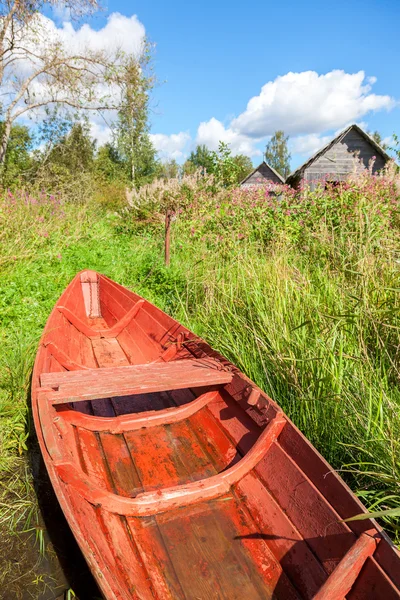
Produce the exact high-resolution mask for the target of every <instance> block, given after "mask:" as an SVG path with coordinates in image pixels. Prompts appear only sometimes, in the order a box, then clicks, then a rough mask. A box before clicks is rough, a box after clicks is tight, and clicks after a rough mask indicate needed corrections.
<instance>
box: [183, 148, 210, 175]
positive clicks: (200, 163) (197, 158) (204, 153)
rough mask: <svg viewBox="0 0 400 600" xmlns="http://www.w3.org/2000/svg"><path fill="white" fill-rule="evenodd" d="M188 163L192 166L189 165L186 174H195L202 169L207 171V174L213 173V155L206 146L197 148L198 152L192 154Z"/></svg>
mask: <svg viewBox="0 0 400 600" xmlns="http://www.w3.org/2000/svg"><path fill="white" fill-rule="evenodd" d="M186 162H189V163H190V165H187V170H185V173H186V172H188V174H189V172H192V173H193V172H194V171H196V170H197V169H200V168H203V169H205V170H206V171H207V173H212V172H213V168H214V158H213V153H212V152H211V150H209V149H208V148H207V146H205V145H204V144H203V145H202V146H197V147H196V150H195V151H192V152H191V153H190V156H189V158H188V160H187V161H186Z"/></svg>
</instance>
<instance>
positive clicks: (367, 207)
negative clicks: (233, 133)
mask: <svg viewBox="0 0 400 600" xmlns="http://www.w3.org/2000/svg"><path fill="white" fill-rule="evenodd" d="M397 185H398V181H397V176H394V175H388V176H387V177H386V178H380V179H374V178H369V177H367V178H364V179H359V180H357V181H355V182H352V183H350V184H348V185H346V186H343V187H342V188H341V189H340V190H338V189H332V190H327V191H324V192H315V193H313V194H311V193H306V192H304V193H303V194H302V196H301V197H298V196H295V195H294V194H293V192H290V191H286V192H285V193H284V195H283V196H282V197H280V198H279V199H277V198H275V197H270V196H266V195H265V193H259V192H250V193H244V192H240V191H238V190H233V191H226V190H218V189H215V187H213V185H212V182H210V181H204V180H202V181H200V182H199V181H196V180H195V178H193V179H192V180H189V181H186V182H183V184H179V185H178V184H168V185H164V184H162V185H160V186H159V187H158V188H157V187H154V186H153V189H152V190H147V191H143V192H142V193H141V194H139V196H138V197H136V198H134V199H133V201H132V206H131V207H130V208H129V209H125V210H122V211H120V212H119V213H118V214H115V213H114V212H113V211H112V210H110V211H108V210H107V207H106V203H103V205H102V207H101V208H99V206H98V204H93V203H90V202H89V203H87V204H85V205H82V204H79V205H77V204H71V203H68V202H65V201H64V199H63V198H58V197H52V196H46V195H44V194H43V195H40V194H37V195H35V196H34V197H31V196H26V195H25V194H23V193H22V192H21V193H15V194H9V193H7V194H5V195H4V196H3V198H2V199H1V203H0V231H1V233H0V243H1V255H0V269H1V271H0V311H1V323H0V341H1V345H2V350H3V351H2V353H1V380H0V385H1V388H0V481H1V484H0V485H1V488H0V495H1V496H0V528H1V530H2V533H3V536H10V535H12V533H13V532H15V530H16V529H18V528H20V529H21V528H24V527H25V528H26V527H28V528H31V529H32V530H33V532H35V528H36V516H35V500H34V494H33V493H32V486H31V476H30V471H29V469H27V468H26V460H25V457H26V448H27V439H28V433H29V428H30V423H29V412H28V410H27V394H28V389H29V376H30V371H31V367H32V361H33V357H34V353H35V350H36V345H37V343H38V340H39V336H40V333H41V330H42V329H43V326H44V324H45V321H46V318H47V316H48V314H49V312H50V310H51V308H52V306H53V305H54V303H55V301H56V300H57V297H58V296H59V295H60V293H61V292H62V290H63V289H64V288H65V286H66V285H67V284H68V282H69V281H70V280H71V278H72V277H73V276H74V275H75V273H76V272H77V271H79V270H80V269H83V268H91V269H96V270H98V271H100V272H103V273H105V274H107V275H108V276H110V277H111V278H113V279H115V280H117V281H119V282H120V283H123V284H124V285H127V286H128V287H132V288H134V289H135V290H136V291H138V292H139V293H140V294H142V295H144V296H145V297H146V298H148V299H149V300H151V301H153V302H154V303H156V304H157V305H158V306H160V307H161V308H162V309H164V310H166V311H167V312H169V313H170V314H172V315H173V316H174V317H176V318H177V319H179V320H181V321H182V322H184V323H185V324H186V325H187V326H189V327H190V328H191V329H193V330H194V331H195V332H196V333H198V334H200V335H202V336H203V337H205V338H206V339H207V340H208V341H209V342H210V343H211V344H212V345H213V346H214V347H215V348H216V349H218V350H219V351H221V352H222V353H223V354H225V355H226V356H227V357H229V358H230V359H231V360H232V361H233V362H235V363H236V364H237V365H238V366H239V367H240V368H241V369H243V371H245V372H246V373H247V374H248V375H249V376H250V377H251V378H252V379H254V380H255V381H256V382H257V383H258V384H259V385H260V386H261V387H262V388H264V389H265V390H266V391H267V393H268V394H270V395H271V396H272V397H273V398H274V399H275V400H276V401H277V402H278V403H279V404H280V405H281V406H282V408H283V409H284V410H285V411H286V412H287V414H288V415H289V416H290V417H291V418H292V419H293V420H294V422H295V423H296V425H298V426H299V427H300V429H301V430H302V431H303V432H304V433H305V435H306V436H307V437H308V438H309V439H310V440H311V441H312V443H313V444H314V445H315V446H316V447H317V448H318V450H319V451H320V452H321V453H322V454H323V455H324V456H325V457H326V458H327V459H328V461H329V462H330V463H331V464H332V466H333V467H334V468H335V469H338V470H340V472H341V474H342V476H343V477H344V478H345V480H346V481H347V482H348V483H349V484H350V485H351V487H352V489H353V490H354V491H355V492H356V493H357V494H358V495H359V496H360V497H361V498H362V500H363V502H364V503H365V504H366V505H367V506H368V507H369V508H371V509H372V508H374V509H377V508H382V509H383V508H392V507H398V506H399V505H400V451H399V433H400V417H399V413H400V410H399V409H400V391H399V370H400V346H399V330H400V329H399V328H400V319H399V310H400V282H399V268H400V251H399V248H400V245H399V241H400V235H399V192H398V187H397ZM167 207H169V208H172V209H174V210H175V211H176V217H177V218H176V221H175V222H174V223H173V230H172V261H171V267H170V268H169V269H166V268H165V267H164V265H163V261H162V247H163V214H164V211H165V209H166V208H167ZM16 474H17V476H16ZM385 525H386V527H387V529H388V531H390V533H391V535H392V536H393V537H394V538H395V539H397V538H396V536H397V529H396V526H397V525H398V522H397V521H396V519H395V518H392V519H391V520H389V519H388V520H387V521H386V522H385ZM4 539H7V538H6V537H4ZM397 541H398V540H397ZM13 576H15V573H14V575H13V574H12V566H10V567H9V572H8V575H7V577H9V578H12V577H13ZM0 581H1V577H0Z"/></svg>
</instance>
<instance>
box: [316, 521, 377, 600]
mask: <svg viewBox="0 0 400 600" xmlns="http://www.w3.org/2000/svg"><path fill="white" fill-rule="evenodd" d="M372 533H373V534H374V533H375V532H372ZM377 542H378V540H377V539H376V538H375V537H374V535H372V536H371V535H370V533H369V532H365V533H362V534H361V535H360V537H359V538H358V540H357V541H356V542H355V543H354V544H353V546H352V547H351V548H350V550H349V551H348V552H347V554H346V555H345V556H344V557H343V558H342V560H341V561H340V563H339V564H338V566H337V567H336V569H335V570H334V571H333V573H332V574H331V575H330V577H329V578H328V579H327V581H326V582H325V583H324V585H323V586H322V588H321V589H320V590H319V592H318V593H317V594H316V595H315V596H314V600H342V599H343V598H344V597H345V596H346V595H347V594H348V593H349V591H350V590H351V588H352V587H353V584H354V582H355V581H356V579H357V577H358V575H359V574H360V571H361V569H362V567H363V566H364V563H365V561H366V560H367V558H368V557H369V556H372V555H373V553H374V552H375V548H376V545H377Z"/></svg>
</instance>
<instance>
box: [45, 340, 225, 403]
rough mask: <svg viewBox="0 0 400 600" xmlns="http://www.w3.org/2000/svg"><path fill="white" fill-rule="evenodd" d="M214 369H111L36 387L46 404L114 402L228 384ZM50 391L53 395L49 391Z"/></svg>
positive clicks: (69, 374)
mask: <svg viewBox="0 0 400 600" xmlns="http://www.w3.org/2000/svg"><path fill="white" fill-rule="evenodd" d="M107 341H108V340H107ZM217 367H218V365H217V363H216V362H215V361H212V360H209V361H205V360H201V359H197V360H196V359H195V360H180V361H175V362H169V363H164V362H161V363H155V364H154V363H153V364H146V365H136V366H129V367H126V366H121V367H111V368H104V369H101V370H100V371H99V370H98V369H91V370H89V369H87V370H83V371H64V372H61V373H43V374H42V375H41V377H40V383H41V386H42V388H44V389H45V396H46V397H47V398H48V399H49V400H50V402H52V403H53V404H65V403H66V402H80V401H85V400H95V399H97V398H114V397H115V396H129V395H133V394H146V393H147V394H148V393H151V392H164V391H168V390H179V389H184V388H189V387H192V388H196V387H202V386H207V385H208V386H214V385H226V384H227V383H230V381H232V373H229V372H228V371H224V370H220V369H218V368H217ZM52 389H53V390H56V391H50V390H52ZM47 390H49V391H47Z"/></svg>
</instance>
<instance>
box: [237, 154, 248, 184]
mask: <svg viewBox="0 0 400 600" xmlns="http://www.w3.org/2000/svg"><path fill="white" fill-rule="evenodd" d="M232 160H233V162H234V164H235V165H236V166H237V170H236V181H235V183H240V182H241V181H243V179H244V178H245V177H247V175H249V173H251V172H252V170H253V163H252V162H251V159H250V158H249V157H248V156H246V155H245V154H236V156H234V157H233V158H232Z"/></svg>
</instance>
